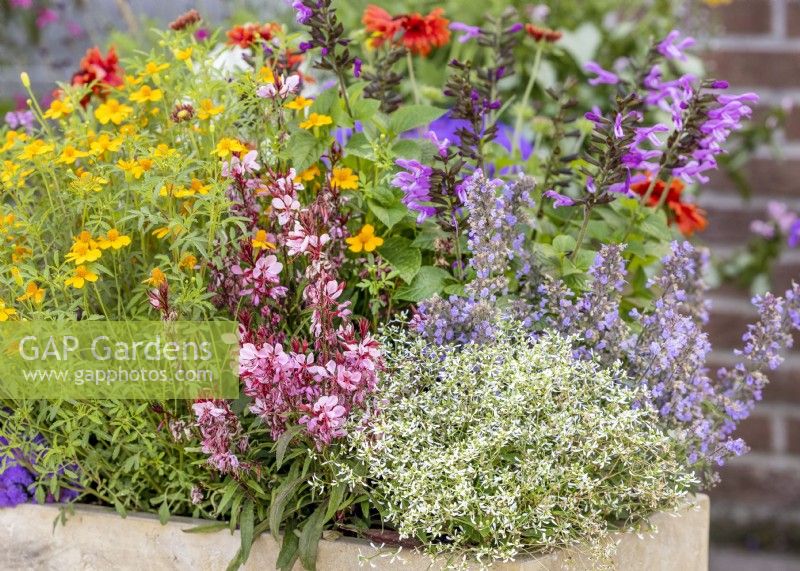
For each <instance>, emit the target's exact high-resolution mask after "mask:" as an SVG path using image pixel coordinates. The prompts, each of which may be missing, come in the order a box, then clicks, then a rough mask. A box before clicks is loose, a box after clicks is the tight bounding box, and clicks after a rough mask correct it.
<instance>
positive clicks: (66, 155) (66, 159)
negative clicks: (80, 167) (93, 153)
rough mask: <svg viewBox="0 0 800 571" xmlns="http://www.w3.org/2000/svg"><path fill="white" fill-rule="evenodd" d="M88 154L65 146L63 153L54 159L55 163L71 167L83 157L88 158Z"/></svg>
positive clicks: (70, 146)
mask: <svg viewBox="0 0 800 571" xmlns="http://www.w3.org/2000/svg"><path fill="white" fill-rule="evenodd" d="M88 156H89V153H87V152H86V151H79V150H78V149H76V148H75V147H73V146H72V145H67V146H66V147H65V148H64V150H63V151H61V155H60V156H59V157H58V158H57V159H56V162H57V163H61V164H64V165H71V164H73V163H75V161H77V160H78V159H82V158H84V157H88Z"/></svg>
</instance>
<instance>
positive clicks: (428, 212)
mask: <svg viewBox="0 0 800 571" xmlns="http://www.w3.org/2000/svg"><path fill="white" fill-rule="evenodd" d="M396 164H397V165H398V166H399V167H401V168H403V169H405V172H399V173H397V174H396V175H395V176H394V178H393V179H392V186H394V187H397V188H399V189H400V190H402V191H403V194H404V196H403V204H405V205H406V206H407V207H408V208H409V209H410V210H413V211H415V212H417V213H418V216H417V223H422V222H424V221H425V219H427V218H430V217H431V216H435V215H436V208H434V207H433V206H431V205H430V202H431V195H430V191H431V174H433V169H432V168H431V167H429V166H427V165H423V164H422V163H420V162H419V161H414V160H408V159H398V160H397V161H396Z"/></svg>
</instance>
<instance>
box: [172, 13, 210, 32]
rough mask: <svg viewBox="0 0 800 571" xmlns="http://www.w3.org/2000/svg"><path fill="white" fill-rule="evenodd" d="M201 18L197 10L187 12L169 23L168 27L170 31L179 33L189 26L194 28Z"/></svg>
mask: <svg viewBox="0 0 800 571" xmlns="http://www.w3.org/2000/svg"><path fill="white" fill-rule="evenodd" d="M200 20H202V18H201V17H200V13H199V12H198V11H197V10H189V11H188V12H184V13H183V14H181V15H180V16H178V17H177V18H176V19H175V20H174V21H172V22H170V24H169V27H170V29H171V30H175V31H176V32H179V31H181V30H185V29H186V28H188V27H189V26H194V25H195V24H197V23H198V22H200Z"/></svg>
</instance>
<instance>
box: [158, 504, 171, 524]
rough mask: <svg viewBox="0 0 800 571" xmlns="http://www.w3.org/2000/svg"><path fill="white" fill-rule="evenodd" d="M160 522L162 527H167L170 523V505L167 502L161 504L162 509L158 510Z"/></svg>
mask: <svg viewBox="0 0 800 571" xmlns="http://www.w3.org/2000/svg"><path fill="white" fill-rule="evenodd" d="M158 521H160V522H161V525H167V522H168V521H169V504H168V503H167V501H166V500H164V501H163V502H162V503H161V507H160V508H158Z"/></svg>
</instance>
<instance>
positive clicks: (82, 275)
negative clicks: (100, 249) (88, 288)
mask: <svg viewBox="0 0 800 571" xmlns="http://www.w3.org/2000/svg"><path fill="white" fill-rule="evenodd" d="M96 281H97V274H96V273H94V272H93V271H92V270H90V269H89V268H88V267H86V266H84V265H80V266H78V267H77V268H75V272H74V273H73V274H72V277H71V278H67V279H66V280H64V285H67V286H72V287H74V288H75V289H83V286H85V285H86V282H96Z"/></svg>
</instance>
